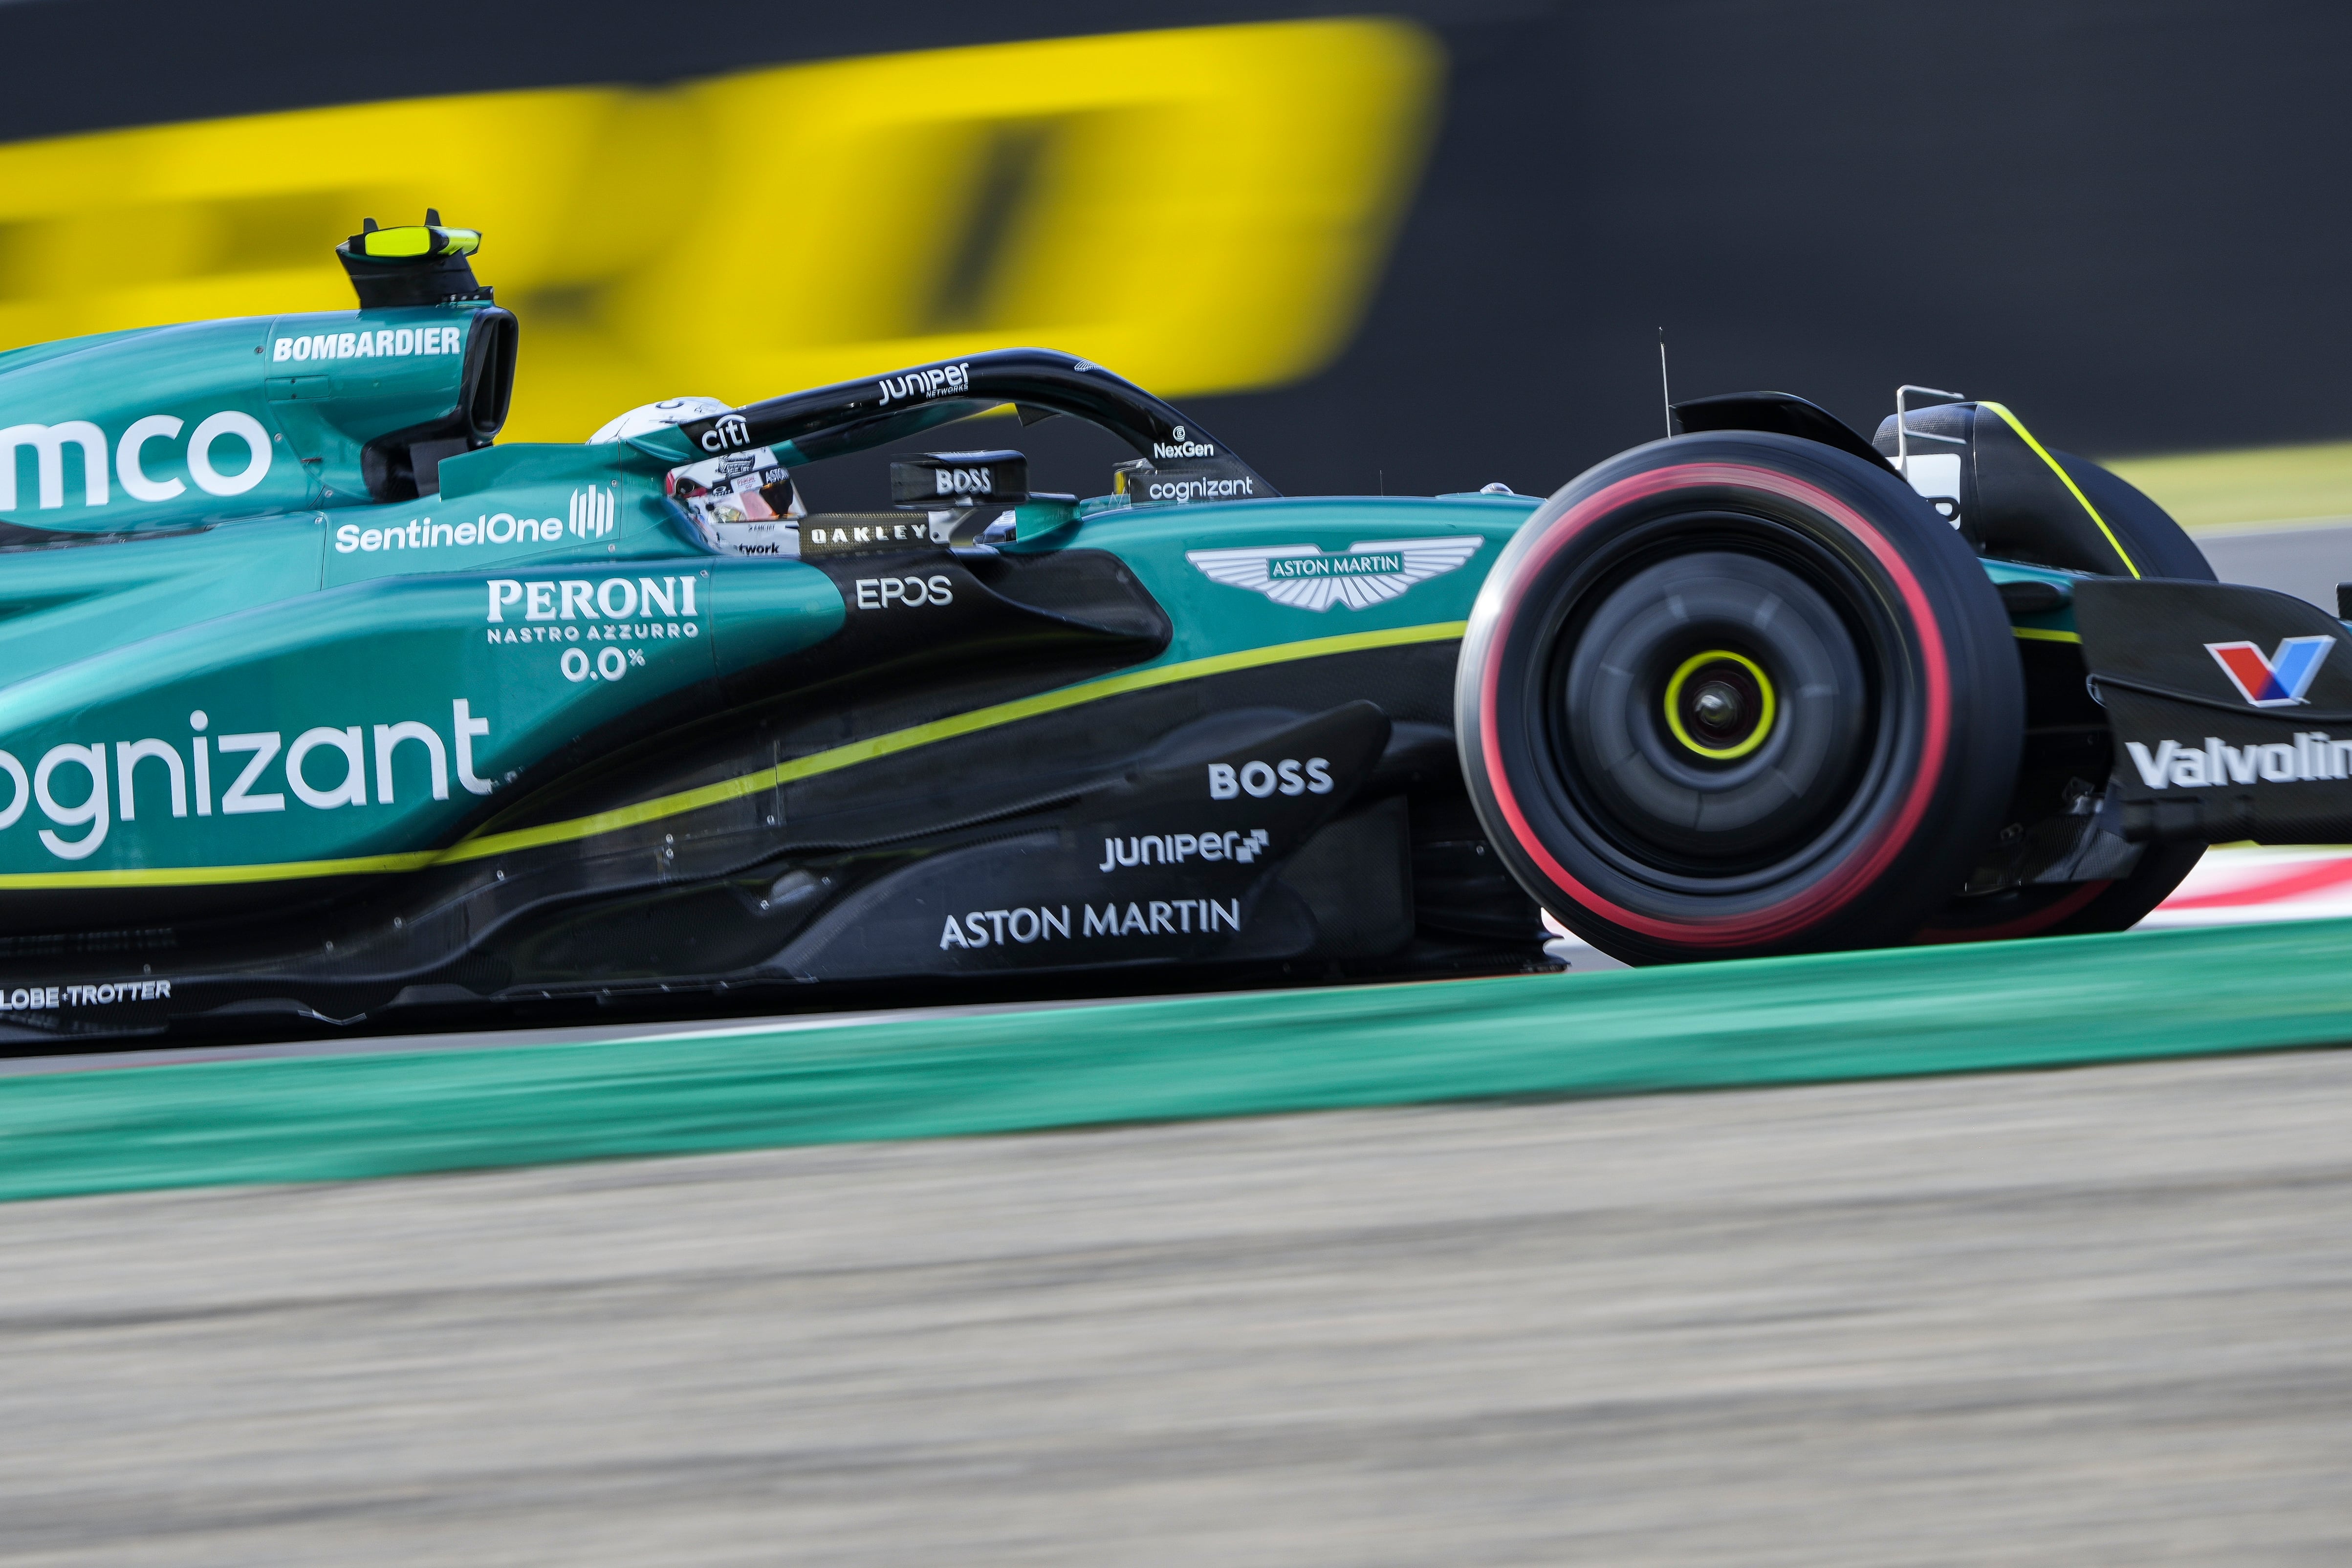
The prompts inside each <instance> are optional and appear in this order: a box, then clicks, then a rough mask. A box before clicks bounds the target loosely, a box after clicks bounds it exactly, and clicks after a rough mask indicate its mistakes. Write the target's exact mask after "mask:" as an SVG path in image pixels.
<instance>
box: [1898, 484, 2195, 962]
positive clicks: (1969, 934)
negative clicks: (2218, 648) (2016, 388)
mask: <svg viewBox="0 0 2352 1568" xmlns="http://www.w3.org/2000/svg"><path fill="white" fill-rule="evenodd" d="M2052 455H2053V457H2055V458H2057V459H2058V461H2059V463H2060V464H2061V466H2063V468H2065V470H2066V473H2067V475H2068V476H2069V477H2070V478H2072V479H2074V483H2075V485H2076V486H2077V487H2078V488H2080V489H2081V490H2082V492H2083V494H2084V497H2086V498H2087V499H2088V500H2090V502H2091V504H2092V505H2093V506H2095V507H2096V508H2097V509H2098V510H2099V516H2100V517H2101V519H2103V520H2104V521H2105V523H2106V525H2107V527H2108V529H2109V530H2110V531H2112V532H2113V533H2114V534H2115V536H2116V542H2118V543H2120V544H2121V545H2122V546H2123V548H2124V552H2125V554H2126V555H2127V556H2128V557H2129V558H2130V560H2131V562H2132V563H2133V564H2134V565H2136V566H2137V567H2138V568H2139V571H2140V575H2141V576H2143V577H2173V578H2184V579H2187V580H2188V581H2190V582H2195V583H2213V582H2219V581H2220V579H2219V578H2218V577H2216V576H2215V575H2214V572H2213V567H2212V564H2211V563H2210V562H2208V561H2207V560H2206V559H2205V552H2203V551H2201V550H2200V549H2198V548H2197V542H2196V541H2195V540H2193V539H2191V538H2189V531H2188V530H2187V529H2185V528H2182V527H2181V526H2180V524H2179V523H2178V522H2175V521H2173V520H2172V514H2171V513H2169V512H2168V511H2166V510H2164V509H2163V508H2162V507H2160V506H2158V505H2157V504H2156V502H2154V501H2153V500H2149V499H2148V498H2147V496H2145V495H2143V494H2141V493H2140V492H2139V491H2138V490H2137V489H2134V488H2133V487H2132V485H2131V484H2130V483H2129V482H2128V481H2126V480H2125V479H2123V478H2121V477H2120V476H2119V475H2116V474H2113V473H2110V472H2108V471H2107V470H2106V469H2105V468H2101V467H2099V466H2098V465H2097V464H2096V463H2094V462H2090V461H2088V460H2087V459H2084V458H2077V457H2074V455H2072V454H2071V453H2067V452H2056V453H2053V454H2052ZM2204 856H2205V846H2203V845H2202V844H2150V845H2147V847H2144V848H2143V849H2142V850H2141V851H2140V857H2139V863H2138V864H2137V865H2136V866H2134V867H2133V868H2132V869H2131V870H2130V871H2129V872H2127V873H2126V874H2125V875H2123V876H2121V877H2117V878H2116V879H2113V880H2111V881H2101V882H2071V883H2061V884H2058V885H2057V886H2054V887H2047V888H2018V889H2011V890H2010V891H2008V892H2003V893H1996V894H1991V895H1988V896H1984V897H1979V898H1959V899H1954V900H1951V902H1949V903H1948V904H1946V905H1945V906H1944V908H1943V909H1941V910H1937V912H1936V914H1935V916H1934V917H1933V918H1932V919H1930V920H1929V921H1928V922H1927V927H1926V929H1925V930H1923V931H1920V933H1919V940H1920V941H1922V942H1992V941H1998V940H2001V939H2004V938H2009V937H2026V936H2084V935H2089V934H2091V933H2093V932H2096V931H2129V930H2130V929H2131V928H2132V927H2133V926H2136V925H2137V924H2138V923H2139V922H2140V921H2142V920H2143V919H2145V918H2146V917H2147V913H2148V911H2149V910H2153V909H2155V908H2156V906H2157V905H2158V904H2160V903H2162V902H2164V900H2166V899H2168V898H2169V897H2171V896H2172V890H2173V889H2175V888H2178V887H2179V886H2180V884H2181V883H2182V882H2183V881H2184V880H2186V879H2188V876H2189V872H2191V871H2193V870H2195V869H2196V868H2197V862H2198V861H2200V860H2201V859H2202V858H2204Z"/></svg>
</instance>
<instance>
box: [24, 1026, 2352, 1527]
mask: <svg viewBox="0 0 2352 1568" xmlns="http://www.w3.org/2000/svg"><path fill="white" fill-rule="evenodd" d="M2347 1105H2352V1055H2347V1054H2336V1055H2329V1054H2310V1055H2285V1056H2275V1057H2267V1058H2242V1059H2233V1060H2218V1061H2203V1062H2186V1063H2168V1064H2163V1065H2156V1066H2137V1067H2123V1068H2099V1069H2092V1070H2084V1071H2075V1072H2065V1073H2050V1074H2040V1075H2010V1076H1986V1077H1978V1078H1963V1079H1939V1080H1929V1081H1913V1082H1904V1083H1879V1084H1857V1085H1843V1086H1835V1087H1825V1088H1814V1089H1781V1090H1772V1091H1759V1092H1737V1093H1723V1094H1714V1095H1699V1096H1684V1097H1669V1098H1655V1099H1643V1100H1615V1101H1592V1102H1584V1103H1574V1104H1542V1105H1525V1104H1523V1105H1500V1106H1482V1107H1469V1108H1460V1107H1457V1108H1448V1109H1431V1110H1386V1111H1378V1112H1351V1113H1343V1114H1329V1115H1321V1116H1309V1117H1279V1118H1268V1119H1265V1120H1260V1121H1228V1122H1208V1123H1195V1124H1189V1125H1181V1126H1159V1127H1141V1128H1125V1129H1117V1130H1110V1131H1096V1132H1087V1133H1057V1134H1051V1135H1043V1136H1034V1137H1022V1138H998V1139H977V1140H962V1141H942V1142H928V1143H900V1144H887V1145H886V1144H867V1145H852V1146H836V1147H829V1148H804V1149H793V1150H779V1151H773V1152H760V1153H749V1154H733V1155H724V1156H712V1157H705V1158H696V1159H681V1160H669V1161H643V1162H630V1163H612V1164H604V1165H580V1166H569V1167H551V1168H542V1169H537V1170H527V1171H515V1172H499V1173H476V1174H465V1175H457V1176H446V1177H435V1178H425V1179H412V1180H402V1181H385V1182H377V1183H371V1184H352V1185H337V1186H314V1187H278V1188H247V1189H210V1190H201V1191H181V1192H168V1193H152V1194H132V1195H123V1196H109V1197H98V1198H76V1199H65V1200H58V1201H53V1202H46V1203H25V1204H16V1205H6V1206H5V1207H0V1280H5V1282H6V1283H5V1294H4V1295H0V1561H5V1562H7V1563H77V1564H81V1563H88V1564H100V1563H103V1564H108V1565H110V1568H113V1565H121V1564H149V1563H174V1564H177V1563H192V1564H193V1563H237V1564H277V1563H302V1564H315V1563H329V1562H331V1563H361V1564H375V1563H383V1564H394V1563H398V1564H404V1565H405V1564H414V1563H436V1564H439V1563H564V1564H567V1565H602V1564H630V1565H633V1568H634V1565H637V1564H643V1563H664V1564H671V1563H773V1562H779V1561H790V1562H793V1563H858V1564H898V1563H908V1564H913V1563H924V1564H929V1563H957V1564H975V1563H979V1564H987V1563H1068V1564H1080V1563H1084V1564H1103V1563H1154V1564H1157V1563H1168V1564H1178V1563H1182V1564H1194V1563H1221V1564H1223V1563H1241V1564H1254V1563H1283V1564H1289V1563H1349V1564H1389V1563H1395V1564H1430V1563H1445V1564H1456V1563H1609V1564H1628V1563H1633V1564H1653V1563H1656V1564H1665V1563H1710V1564H1713V1563H1741V1564H1790V1565H1795V1564H1803V1565H1806V1568H1820V1565H1822V1564H1857V1565H1858V1564H1871V1565H1874V1568H1876V1565H1885V1564H1908V1563H2005V1564H2015V1563H2035V1564H2038V1563H2051V1564H2058V1563H2064V1564H2070V1565H2073V1564H2082V1563H2132V1564H2148V1563H2342V1562H2345V1561H2347V1557H2352V1142H2347V1139H2346V1138H2345V1136H2344V1128H2345V1125H2346V1110H2347Z"/></svg>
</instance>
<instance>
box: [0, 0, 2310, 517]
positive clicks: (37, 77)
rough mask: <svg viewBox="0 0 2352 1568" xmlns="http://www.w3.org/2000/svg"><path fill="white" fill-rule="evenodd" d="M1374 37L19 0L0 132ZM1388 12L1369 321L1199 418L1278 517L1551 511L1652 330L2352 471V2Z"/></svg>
mask: <svg viewBox="0 0 2352 1568" xmlns="http://www.w3.org/2000/svg"><path fill="white" fill-rule="evenodd" d="M1369 8H1370V7H1366V6H1361V5H1357V6H1305V5H1270V4H1256V5H1171V4H1155V3H1150V0H1145V3H1139V4H1130V5H1124V6H1120V7H1117V8H1116V9H1113V8H1108V7H1101V6H1091V5H1076V4H1068V3H1064V0H1027V3H1019V0H992V3H988V4H981V3H978V0H971V3H967V4H946V3H942V0H905V3H901V4H889V3H887V0H863V3H860V4H856V5H812V4H807V3H804V0H793V3H792V4H765V5H762V4H751V3H748V0H701V3H698V4H697V5H691V6H667V5H647V4H635V5H621V4H615V3H612V0H586V3H580V4H565V5H539V6H524V5H478V6H475V7H473V8H471V9H464V8H459V7H453V6H449V5H414V6H409V7H405V8H404V7H399V6H394V5H370V6H366V7H360V6H347V5H319V4H315V3H298V0H218V3H215V4H210V5H203V6H190V5H182V4H175V3H158V0H120V3H113V4H100V3H99V0H16V3H15V4H11V5H5V6H0V61H5V62H6V65H7V72H6V75H7V80H8V89H7V91H6V92H5V94H0V140H13V139H16V138H22V137H30V136H37V135H43V134H49V133H55V132H67V131H77V130H88V129H97V128H101V127H107V126H115V125H128V124H138V123H150V122H158V121H173V120H180V119H189V118H198V117H205V116H211V115H219V114H228V113H237V112H247V111H253V110H269V109H285V108H295V107H301V106H305V105H313V104H324V103H338V102H349V101H357V100H368V99H376V98H388V97H410V96H416V95H420V94H427V93H439V92H454V91H466V90H474V89H488V88H498V87H520V86H539V85H556V84H562V83H574V82H591V81H621V80H629V81H658V80H664V79H671V78H676V77H684V76H691V75H698V74H704V73H709V72H713V71H720V70H726V69H730V68H740V67H744V66H750V65H758V64H767V63H777V62H785V61H793V60H802V59H815V58H827V57H833V56H841V55H851V54H864V53H870V52H877V51H883V50H895V49H906V48H917V47H930V46H937V45H946V44H958V43H973V42H984V41H991V40H997V39H1009V38H1020V37H1054V36H1059V35H1066V34H1077V33H1089V32H1102V31H1110V30H1124V29H1128V28H1137V27H1146V26H1177V25H1190V24H1198V23H1206V22H1218V21H1234V20H1243V19H1251V18H1261V17H1272V16H1303V15H1310V14H1318V13H1330V14H1342V13H1347V12H1356V11H1362V10H1366V9H1369ZM1385 9H1388V10H1391V11H1394V12H1400V13H1402V14H1406V15H1411V16H1415V17H1417V18H1418V19H1420V20H1421V21H1423V23H1425V24H1426V25H1428V26H1431V27H1432V28H1433V30H1434V31H1435V32H1436V33H1437V34H1438V36H1439V37H1441V39H1442V40H1443V41H1444V46H1445V47H1446V49H1447V52H1448V55H1449V58H1450V60H1451V79H1450V85H1449V88H1448V93H1447V103H1446V110H1445V118H1444V124H1443V127H1442V129H1441V131H1440V132H1439V139H1438V142H1437V145H1436V148H1435V152H1434V155H1433V159H1432V162H1431V163H1430V165H1429V168H1428V172H1427V174H1426V176H1425V178H1424V180H1423V185H1422V188H1421V190H1420V192H1419V195H1418V196H1417V199H1416V200H1415V202H1414V204H1413V205H1412V210H1411V214H1410V216H1409V217H1408V219H1407V220H1406V223H1405V226H1404V228H1403V230H1402V234H1401V236H1400V237H1399V240H1398V242H1397V245H1396V247H1395V250H1394V253H1393V256H1392V258H1391V262H1390V265H1389V268H1388V270H1387V272H1386V275H1385V278H1384V280H1383V282H1382V284H1381V289H1380V290H1379V294H1378V296H1377V298H1376V300H1375V301H1374V303H1373V306H1372V308H1371V310H1370V314H1369V315H1368V317H1367V318H1366V320H1365V321H1364V323H1363V326H1362V328H1361V330H1360V331H1359V333H1358V334H1357V336H1356V338H1355V339H1354V341H1353V342H1352V344H1351V346H1350V347H1349V349H1348V351H1347V352H1346V353H1344V354H1342V355H1341V357H1340V358H1339V360H1338V362H1337V363H1334V364H1333V365H1332V366H1331V367H1330V368H1329V369H1328V371H1326V372H1325V373H1323V374H1320V375H1318V376H1317V377H1316V378H1315V379H1313V380H1311V381H1309V382H1306V383H1303V384H1297V385H1295V386H1291V387H1287V388H1285V389H1282V390H1280V391H1276V392H1268V393H1261V394H1254V395H1246V396H1234V397H1225V398H1218V399H1206V400H1197V401H1196V403H1195V407H1196V410H1197V412H1198V414H1199V416H1201V417H1202V419H1203V420H1204V421H1205V422H1206V423H1208V424H1209V425H1210V426H1212V427H1213V428H1214V429H1216V430H1217V431H1218V432H1219V433H1220V434H1222V435H1223V437H1224V438H1225V439H1226V440H1228V441H1230V442H1232V443H1233V444H1234V445H1235V446H1237V447H1240V448H1241V449H1242V450H1243V451H1244V452H1245V453H1248V454H1250V455H1251V456H1252V457H1253V458H1255V460H1256V461H1257V462H1258V464H1259V466H1260V467H1261V468H1264V469H1265V471H1266V472H1267V475H1268V477H1269V478H1270V479H1273V480H1274V481H1275V482H1276V484H1278V485H1281V486H1283V487H1284V488H1286V489H1291V490H1294V491H1300V490H1318V489H1332V490H1337V489H1370V488H1372V487H1373V485H1374V484H1375V483H1384V484H1385V486H1386V488H1388V489H1391V490H1396V491H1410V490H1423V491H1426V490H1431V489H1454V488H1460V487H1463V486H1465V485H1475V484H1476V483H1479V482H1481V481H1484V480H1486V479H1507V480H1508V481H1510V482H1511V483H1512V484H1514V485H1515V486H1517V487H1518V488H1520V489H1528V490H1536V489H1549V488H1550V487H1552V486H1554V485H1557V484H1558V483H1559V482H1561V481H1562V480H1564V479H1567V478H1568V477H1569V476H1570V475H1571V474H1572V473H1574V472H1575V471H1576V470H1577V469H1578V468H1580V467H1582V466H1583V465H1585V464H1586V463H1589V462H1591V461H1592V460H1594V459H1595V458H1600V457H1602V456H1604V455H1606V454H1607V453H1608V452H1610V451H1612V450H1613V449H1615V448H1617V447H1622V446H1625V445H1628V444H1630V443H1633V442H1635V441H1639V440H1643V439H1646V438H1648V437H1651V436H1653V435H1654V434H1656V433H1657V432H1658V431H1659V429H1660V423H1661V419H1660V414H1659V410H1658V395H1657V380H1656V376H1657V365H1656V346H1655V345H1656V331H1657V329H1659V328H1660V327H1663V328H1664V329H1665V331H1666V334H1667V339H1668V342H1669V344H1670V347H1671V351H1672V356H1673V362H1674V371H1675V388H1676V391H1677V393H1678V394H1680V395H1697V394H1702V393H1709V392H1722V391H1730V390H1737V389H1741V388H1747V387H1757V386H1769V387H1777V388H1781V389H1785V390H1788V391H1793V392H1800V393H1802V394H1805V395H1809V396H1811V397H1814V398H1816V399H1818V400H1820V401H1822V402H1824V403H1826V404H1828V405H1830V406H1831V407H1832V408H1833V409H1835V410H1836V411H1837V412H1839V413H1841V414H1843V415H1844V416H1846V417H1847V418H1848V419H1850V420H1851V421H1853V423H1855V424H1856V425H1858V426H1863V427H1864V428H1868V427H1869V426H1872V425H1874V423H1875V422H1876V420H1877V419H1878V418H1879V416H1881V415H1882V413H1884V412H1885V410H1886V409H1887V408H1888V407H1890V406H1891V400H1892V395H1893V389H1894V387H1895V384H1896V383H1897V382H1899V381H1906V380H1907V381H1920V382H1927V383H1930V384H1936V385H1940V386H1948V387H1954V388H1957V389H1959V390H1961V391H1964V392H1967V393H1969V394H1971V395H1986V396H1997V397H2000V398H2001V399H2003V400H2005V401H2007V402H2009V403H2010V404H2011V405H2012V406H2014V407H2016V408H2017V409H2018V410H2019V411H2020V412H2021V414H2022V415H2023V416H2025V417H2026V418H2028V419H2029V420H2030V421H2032V423H2034V424H2035V425H2036V426H2037V427H2038V428H2039V429H2040V430H2041V431H2042V433H2044V434H2045V435H2046V436H2047V437H2048V438H2050V439H2051V440H2053V441H2054V442H2056V443H2058V444H2060V445H2063V446H2065V447H2071V448H2074V449H2076V450H2083V451H2091V452H2098V453H2127V452H2143V451H2154V450H2163V449H2171V448H2181V447H2212V446H2231V445H2250V444H2258V443H2266V442H2279V441H2291V440H2305V439H2317V438H2324V437H2336V436H2352V382H2347V375H2346V366H2347V360H2352V315H2347V303H2346V295H2347V286H2352V279H2347V265H2346V258H2347V247H2352V218H2347V201H2352V177H2347V176H2352V145H2347V142H2352V137H2347V130H2346V125H2345V116H2344V110H2343V108H2342V104H2343V89H2342V87H2341V85H2340V84H2341V79H2342V78H2343V76H2344V74H2345V71H2346V69H2347V65H2352V7H2347V6H2345V5H2341V4H2332V3H2328V0H2229V3H2224V0H2038V3H2036V0H1971V3H1970V4H1967V5H1890V4H1888V3H1887V0H1559V3H1556V4H1542V3H1508V0H1495V3H1491V4H1481V3H1470V4H1464V5H1405V6H1391V7H1386V8H1385ZM679 178H680V182H681V186H682V187H686V186H688V184H689V183H690V181H691V178H692V175H691V170H690V168H689V167H688V165H687V164H686V163H684V162H683V161H682V162H681V165H680V169H679ZM1376 476H1377V478H1376Z"/></svg>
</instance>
